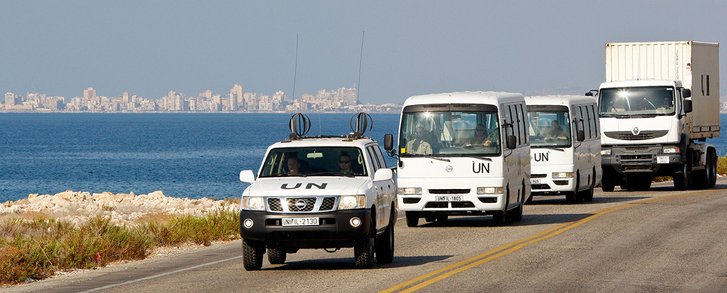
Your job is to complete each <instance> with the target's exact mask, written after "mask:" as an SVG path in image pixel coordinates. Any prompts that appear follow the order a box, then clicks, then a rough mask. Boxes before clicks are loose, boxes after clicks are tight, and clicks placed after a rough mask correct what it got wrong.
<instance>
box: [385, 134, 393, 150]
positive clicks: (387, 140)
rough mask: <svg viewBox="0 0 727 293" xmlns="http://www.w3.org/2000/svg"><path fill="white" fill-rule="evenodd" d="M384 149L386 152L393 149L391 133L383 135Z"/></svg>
mask: <svg viewBox="0 0 727 293" xmlns="http://www.w3.org/2000/svg"><path fill="white" fill-rule="evenodd" d="M384 149H385V150H386V151H391V150H393V149H394V136H393V135H392V134H391V133H387V134H384Z"/></svg>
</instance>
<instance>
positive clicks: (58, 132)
mask: <svg viewBox="0 0 727 293" xmlns="http://www.w3.org/2000/svg"><path fill="white" fill-rule="evenodd" d="M370 115H371V118H372V123H371V124H370V126H371V129H370V130H369V131H367V132H366V133H365V134H364V135H365V136H368V137H371V138H374V139H376V140H378V141H382V142H383V137H384V134H385V133H391V134H394V135H396V130H397V126H398V121H399V116H398V115H397V114H370ZM290 117H291V114H282V113H281V114H262V113H245V114H238V113H234V114H222V113H0V202H5V201H9V200H17V199H21V198H26V197H27V196H28V195H29V194H33V193H37V194H55V193H58V192H62V191H65V190H73V191H88V192H92V193H94V192H105V191H109V192H113V193H131V192H133V193H135V194H144V193H149V192H153V191H156V190H161V191H162V192H163V193H164V194H165V195H167V196H174V197H188V198H201V197H207V198H215V199H223V198H230V197H235V198H236V197H239V196H240V195H241V194H242V191H243V190H244V188H245V187H246V184H244V183H242V182H240V181H239V178H240V177H239V174H240V171H241V170H247V169H250V170H255V171H256V172H257V170H258V168H259V167H260V164H261V161H262V159H263V156H264V155H265V151H266V149H267V147H268V146H269V145H271V144H272V143H275V142H277V141H281V140H283V139H286V138H288V137H289V134H290V129H289V127H288V125H289V121H290ZM308 117H309V119H310V121H311V127H310V131H309V132H308V135H309V136H315V135H341V134H347V133H350V132H351V124H352V123H351V122H352V121H351V119H352V117H353V114H329V113H321V114H318V113H312V114H308ZM382 147H383V146H382ZM387 159H388V162H387V163H388V165H389V166H394V162H395V160H394V159H393V158H387Z"/></svg>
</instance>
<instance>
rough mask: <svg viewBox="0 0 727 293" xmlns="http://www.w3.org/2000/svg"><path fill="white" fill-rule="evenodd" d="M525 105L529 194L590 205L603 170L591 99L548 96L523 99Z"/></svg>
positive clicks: (596, 121) (593, 101) (595, 118)
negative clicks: (528, 144)
mask: <svg viewBox="0 0 727 293" xmlns="http://www.w3.org/2000/svg"><path fill="white" fill-rule="evenodd" d="M525 102H526V103H527V105H528V125H529V126H528V133H529V135H530V154H531V160H532V161H531V162H530V166H531V170H532V171H531V172H530V173H531V174H530V184H531V187H532V192H533V195H560V194H564V195H565V198H566V201H568V202H577V201H586V202H590V201H593V188H594V187H595V186H597V185H598V184H600V182H601V172H602V170H601V137H600V134H599V133H600V132H599V125H598V112H597V110H598V106H596V99H595V98H593V97H587V96H566V95H553V96H534V97H525Z"/></svg>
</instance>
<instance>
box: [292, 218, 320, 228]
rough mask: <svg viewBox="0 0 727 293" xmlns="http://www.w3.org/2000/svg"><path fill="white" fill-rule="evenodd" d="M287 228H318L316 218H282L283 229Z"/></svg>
mask: <svg viewBox="0 0 727 293" xmlns="http://www.w3.org/2000/svg"><path fill="white" fill-rule="evenodd" d="M287 226H318V218H317V217H310V218H283V227H287Z"/></svg>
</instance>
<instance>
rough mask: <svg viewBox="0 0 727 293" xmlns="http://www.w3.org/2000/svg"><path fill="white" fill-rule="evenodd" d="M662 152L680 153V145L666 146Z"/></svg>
mask: <svg viewBox="0 0 727 293" xmlns="http://www.w3.org/2000/svg"><path fill="white" fill-rule="evenodd" d="M662 152H663V153H665V154H678V153H680V152H681V151H680V150H679V147H678V146H675V145H672V146H665V147H664V149H662Z"/></svg>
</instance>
